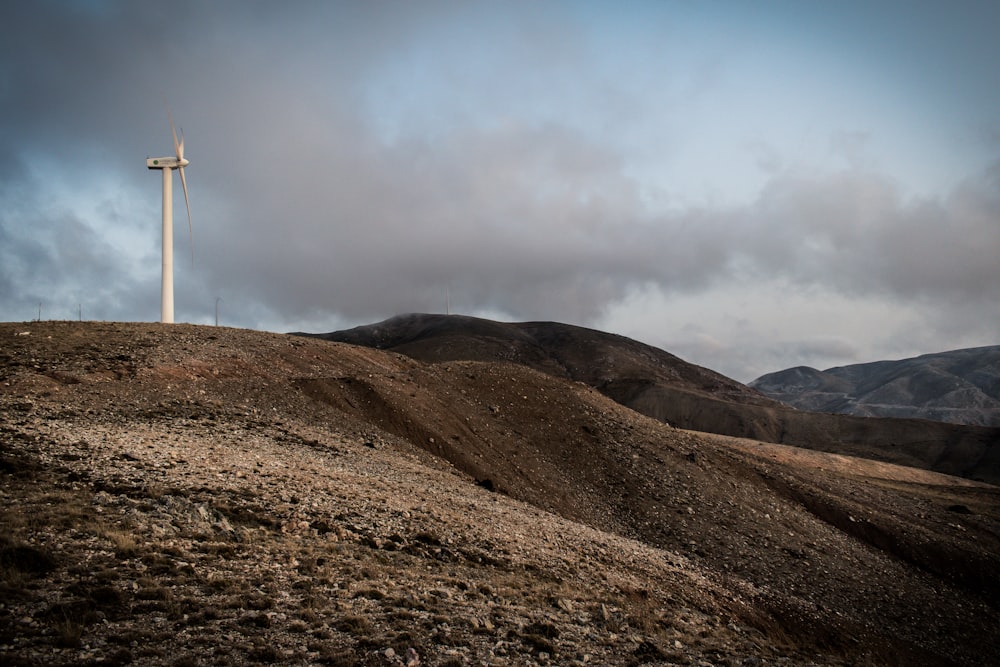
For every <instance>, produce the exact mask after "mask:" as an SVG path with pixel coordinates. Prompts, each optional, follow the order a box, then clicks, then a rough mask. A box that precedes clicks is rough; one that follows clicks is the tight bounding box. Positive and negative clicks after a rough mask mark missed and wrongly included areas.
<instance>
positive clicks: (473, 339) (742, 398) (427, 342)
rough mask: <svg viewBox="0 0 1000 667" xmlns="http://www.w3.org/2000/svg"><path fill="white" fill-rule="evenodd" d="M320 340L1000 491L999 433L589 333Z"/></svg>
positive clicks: (425, 332)
mask: <svg viewBox="0 0 1000 667" xmlns="http://www.w3.org/2000/svg"><path fill="white" fill-rule="evenodd" d="M300 335H307V334H300ZM316 336H317V337H319V338H323V339H325V340H332V341H341V342H347V343H352V344H357V345H365V346H368V347H373V348H377V349H383V350H392V351H394V352H400V353H402V354H405V355H407V356H409V357H412V358H414V359H418V360H421V361H429V362H441V361H456V360H466V361H482V362H493V361H509V362H514V363H518V364H521V365H525V366H528V367H530V368H533V369H535V370H538V371H541V372H543V373H546V374H548V375H552V376H555V377H558V378H569V379H571V380H575V381H578V382H583V383H586V384H587V385H589V386H591V387H594V388H595V389H597V390H598V391H600V392H601V393H603V394H604V395H605V396H608V397H609V398H611V399H613V400H615V401H617V402H618V403H621V404H622V405H625V406H627V407H630V408H632V409H633V410H635V411H637V412H640V413H642V414H644V415H646V416H649V417H653V418H654V419H658V420H660V421H663V422H666V423H668V424H672V425H674V426H678V427H681V428H686V429H692V430H697V431H704V432H710V433H718V434H722V435H731V436H736V437H746V438H753V439H755V440H762V441H765V442H773V443H779V444H790V445H796V446H800V447H809V448H811V449H817V450H821V451H827V452H832V453H841V454H852V455H860V456H865V457H869V458H875V459H878V460H882V461H886V462H890V463H899V464H903V465H908V466H919V467H923V468H927V469H929V470H935V471H938V472H944V473H947V474H951V475H961V476H964V477H968V478H970V479H976V480H980V481H986V482H990V483H994V484H997V483H1000V428H982V427H974V426H961V425H952V424H943V423H941V424H929V423H927V422H925V421H915V420H910V419H860V418H857V417H850V416H843V417H842V416H835V415H817V414H811V413H803V412H801V411H799V410H796V409H792V408H790V407H788V406H786V405H784V404H783V403H780V402H778V401H776V400H773V399H769V398H767V397H765V396H764V395H763V394H761V393H759V392H758V391H756V390H755V389H751V388H749V387H746V386H744V385H742V384H740V383H739V382H736V381H735V380H731V379H729V378H727V377H725V376H723V375H720V374H718V373H716V372H714V371H711V370H709V369H706V368H702V367H700V366H696V365H694V364H690V363H688V362H686V361H683V360H682V359H679V358H677V357H675V356H674V355H672V354H669V353H668V352H665V351H663V350H659V349H657V348H654V347H652V346H649V345H645V344H643V343H640V342H638V341H634V340H630V339H628V338H625V337H623V336H616V335H613V334H608V333H604V332H600V331H595V330H593V329H585V328H582V327H574V326H570V325H565V324H559V323H556V322H526V323H501V322H493V321H490V320H483V319H477V318H472V317H464V316H457V315H448V316H446V315H424V314H410V315H402V316H398V317H394V318H391V319H389V320H386V321H384V322H379V323H377V324H371V325H366V326H361V327H357V328H354V329H350V330H348V331H338V332H333V333H326V334H318V335H316Z"/></svg>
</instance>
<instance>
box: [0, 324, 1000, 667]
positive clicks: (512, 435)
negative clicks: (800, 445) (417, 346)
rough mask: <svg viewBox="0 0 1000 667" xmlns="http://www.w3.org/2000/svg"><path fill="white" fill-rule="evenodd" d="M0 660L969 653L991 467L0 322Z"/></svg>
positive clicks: (328, 346) (274, 351) (997, 554)
mask: <svg viewBox="0 0 1000 667" xmlns="http://www.w3.org/2000/svg"><path fill="white" fill-rule="evenodd" d="M0 496H2V503H0V663H2V664H11V665H27V664H38V665H41V664H45V665H51V664H57V665H58V664H64V665H69V664H130V663H131V664H154V665H155V664H160V665H193V664H209V663H210V664H248V663H251V664H252V663H282V664H300V665H306V664H330V665H398V664H407V663H410V664H415V661H416V660H419V661H420V664H422V665H464V664H486V665H531V664H560V665H585V664H602V665H604V664H607V665H640V664H653V665H702V666H703V665H761V664H779V665H780V664H786V665H809V664H813V665H847V664H852V665H853V664H873V665H895V664H899V665H902V664H907V665H981V664H988V663H989V662H990V661H992V660H994V659H995V655H994V652H993V647H995V646H996V645H997V643H998V640H1000V628H998V627H997V626H996V623H995V622H994V620H993V619H995V618H996V616H997V612H998V606H997V600H998V599H1000V575H998V572H1000V567H998V566H1000V489H998V488H997V487H995V486H990V485H986V484H979V483H975V482H971V481H968V480H963V479H959V478H954V477H947V476H943V475H940V474H936V473H932V472H928V471H924V470H917V469H912V468H902V467H898V466H893V465H889V464H885V463H877V462H873V461H867V460H864V459H855V458H850V457H845V456H840V455H832V454H823V453H818V452H812V451H808V450H801V449H795V448H791V447H786V446H781V445H768V444H763V443H759V442H753V441H748V440H740V439H734V438H726V437H722V436H709V435H705V434H699V433H693V432H690V431H682V430H678V429H675V428H671V427H669V426H667V425H665V424H663V423H662V422H659V421H656V420H654V419H649V418H646V417H644V416H642V415H639V414H637V413H636V412H634V411H632V410H629V409H626V408H624V407H622V406H620V405H618V404H617V403H615V402H613V401H611V400H609V399H608V398H607V397H605V396H603V395H602V394H600V393H598V392H597V391H595V390H594V389H592V388H591V387H589V386H587V385H585V384H583V383H580V382H574V381H571V380H567V379H565V378H558V377H554V376H552V375H547V374H544V373H540V372H538V371H535V370H532V369H530V368H528V367H526V366H523V365H519V364H510V363H505V362H490V363H486V362H478V361H448V362H441V363H426V362H419V361H416V360H413V359H410V358H407V357H404V356H401V355H398V354H393V353H388V352H384V351H379V350H373V349H368V348H362V347H357V346H350V345H343V344H337V343H329V342H325V341H319V340H310V339H306V338H299V337H290V336H281V335H273V334H264V333H258V332H248V331H240V330H233V329H220V328H209V327H193V326H185V325H171V326H163V325H141V324H112V323H31V324H3V325H0Z"/></svg>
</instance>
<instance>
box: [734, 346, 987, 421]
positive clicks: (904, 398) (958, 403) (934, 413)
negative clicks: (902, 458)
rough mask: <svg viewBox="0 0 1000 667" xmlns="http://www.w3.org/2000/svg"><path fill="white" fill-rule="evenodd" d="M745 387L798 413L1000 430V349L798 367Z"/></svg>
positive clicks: (773, 374)
mask: <svg viewBox="0 0 1000 667" xmlns="http://www.w3.org/2000/svg"><path fill="white" fill-rule="evenodd" d="M749 386H751V387H753V388H755V389H757V390H759V391H761V392H762V393H764V394H765V395H767V396H770V397H771V398H774V399H776V400H779V401H782V402H783V403H787V404H789V405H792V406H794V407H796V408H799V409H803V410H810V411H815V412H835V413H840V414H850V415H856V416H871V417H902V418H917V419H930V420H934V421H943V422H949V423H956V424H967V425H973V426H990V427H997V426H1000V345H990V346H981V347H975V348H964V349H960V350H950V351H946V352H937V353H930V354H923V355H920V356H917V357H911V358H908V359H901V360H897V361H875V362H868V363H861V364H851V365H848V366H837V367H834V368H828V369H826V370H823V371H820V370H817V369H814V368H809V367H804V366H800V367H796V368H790V369H786V370H783V371H777V372H774V373H768V374H766V375H763V376H761V377H759V378H757V379H756V380H754V381H752V382H751V383H750V384H749Z"/></svg>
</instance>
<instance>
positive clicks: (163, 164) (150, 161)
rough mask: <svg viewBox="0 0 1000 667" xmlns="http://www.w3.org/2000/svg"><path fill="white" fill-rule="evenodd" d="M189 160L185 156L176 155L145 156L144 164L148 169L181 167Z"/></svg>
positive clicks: (186, 164) (187, 163)
mask: <svg viewBox="0 0 1000 667" xmlns="http://www.w3.org/2000/svg"><path fill="white" fill-rule="evenodd" d="M189 164H190V162H189V161H188V160H187V159H185V158H180V159H177V158H176V157H151V158H146V166H147V167H148V168H149V169H182V168H184V167H186V166H188V165H189Z"/></svg>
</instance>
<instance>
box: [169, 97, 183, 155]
mask: <svg viewBox="0 0 1000 667" xmlns="http://www.w3.org/2000/svg"><path fill="white" fill-rule="evenodd" d="M167 118H168V119H170V133H171V134H172V135H174V153H175V154H176V155H177V159H178V160H180V159H181V158H182V157H183V156H184V144H183V143H178V142H177V130H175V129H174V117H173V116H171V115H170V107H167ZM183 134H184V133H183V131H182V132H181V136H183Z"/></svg>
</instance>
